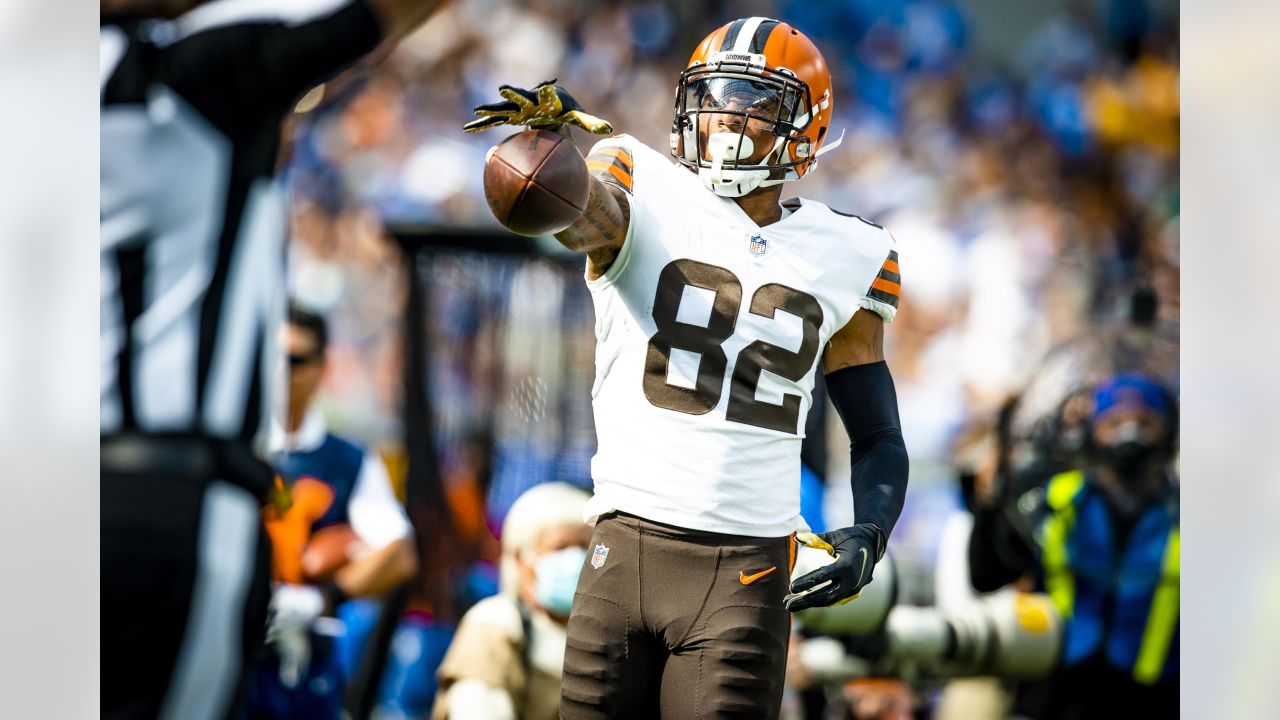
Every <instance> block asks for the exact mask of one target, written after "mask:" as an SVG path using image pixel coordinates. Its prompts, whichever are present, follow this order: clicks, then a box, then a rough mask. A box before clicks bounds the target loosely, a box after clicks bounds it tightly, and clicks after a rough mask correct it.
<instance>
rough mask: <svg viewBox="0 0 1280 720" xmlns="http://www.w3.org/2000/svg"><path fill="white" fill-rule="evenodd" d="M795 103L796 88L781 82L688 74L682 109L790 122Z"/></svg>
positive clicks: (692, 111) (771, 121)
mask: <svg viewBox="0 0 1280 720" xmlns="http://www.w3.org/2000/svg"><path fill="white" fill-rule="evenodd" d="M798 104H799V93H798V92H797V90H796V88H795V87H791V86H789V85H787V84H784V83H780V82H776V81H772V80H766V79H761V78H751V77H743V76H737V75H704V76H702V77H699V78H690V80H689V83H688V85H687V87H686V89H685V93H684V107H683V108H682V109H683V111H684V112H685V113H730V114H734V115H739V116H745V117H747V118H751V119H755V120H764V121H768V122H770V123H775V124H778V123H782V124H785V125H787V126H790V124H791V120H792V118H794V117H795V109H796V106H797V105H798ZM788 129H789V128H788ZM780 134H782V133H781V132H780Z"/></svg>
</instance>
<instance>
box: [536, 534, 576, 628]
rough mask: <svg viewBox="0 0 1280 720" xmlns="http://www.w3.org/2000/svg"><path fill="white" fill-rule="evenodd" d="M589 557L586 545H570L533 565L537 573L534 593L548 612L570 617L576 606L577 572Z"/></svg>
mask: <svg viewBox="0 0 1280 720" xmlns="http://www.w3.org/2000/svg"><path fill="white" fill-rule="evenodd" d="M586 558H587V551H586V548H580V547H568V548H563V549H561V550H557V551H555V552H553V553H548V554H547V555H543V556H542V558H541V559H540V560H538V563H537V565H535V566H534V572H535V573H536V574H537V577H538V580H537V584H536V585H535V586H534V597H536V598H537V600H538V604H539V605H541V606H542V607H543V608H545V609H546V611H547V612H549V613H552V614H554V615H559V616H561V617H568V615H569V611H570V610H571V609H572V608H573V593H574V591H575V590H576V589H577V587H578V574H579V573H581V572H582V563H583V561H584V560H586Z"/></svg>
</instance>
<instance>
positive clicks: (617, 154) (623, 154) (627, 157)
mask: <svg viewBox="0 0 1280 720" xmlns="http://www.w3.org/2000/svg"><path fill="white" fill-rule="evenodd" d="M587 159H588V160H615V159H616V160H618V161H620V162H621V163H622V164H623V165H626V166H627V169H628V170H631V169H634V167H635V163H634V162H632V161H631V153H629V152H627V151H626V150H624V149H622V148H612V147H606V148H597V149H595V150H593V151H592V152H591V154H590V155H588V156H587Z"/></svg>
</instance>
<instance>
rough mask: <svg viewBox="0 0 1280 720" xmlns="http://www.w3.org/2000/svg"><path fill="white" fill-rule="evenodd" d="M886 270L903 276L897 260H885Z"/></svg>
mask: <svg viewBox="0 0 1280 720" xmlns="http://www.w3.org/2000/svg"><path fill="white" fill-rule="evenodd" d="M884 269H885V270H888V271H889V272H891V273H898V274H899V275H901V274H902V271H901V270H899V269H898V261H897V260H885V261H884Z"/></svg>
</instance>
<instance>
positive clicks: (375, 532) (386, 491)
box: [347, 452, 413, 548]
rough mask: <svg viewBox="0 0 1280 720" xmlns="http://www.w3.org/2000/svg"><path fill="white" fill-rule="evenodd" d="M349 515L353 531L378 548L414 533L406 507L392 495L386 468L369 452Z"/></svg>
mask: <svg viewBox="0 0 1280 720" xmlns="http://www.w3.org/2000/svg"><path fill="white" fill-rule="evenodd" d="M347 514H348V516H349V517H350V518H351V529H352V530H355V532H356V534H357V535H359V536H360V539H361V540H364V541H365V542H366V543H368V544H369V545H370V546H371V547H374V548H380V547H382V546H384V545H386V544H387V543H390V542H392V541H395V540H399V539H400V538H402V537H408V536H409V534H410V533H411V532H412V531H413V528H412V527H411V526H410V525H409V517H408V516H407V515H405V512H404V508H403V507H402V506H401V505H400V501H398V500H396V496H395V494H394V493H392V492H391V478H390V476H388V475H387V467H386V465H384V464H383V463H382V460H381V458H379V457H378V456H377V455H374V454H371V453H368V452H366V453H365V455H364V461H363V462H362V463H361V464H360V475H359V477H357V478H356V487H355V489H354V490H352V491H351V500H350V504H349V505H348V506H347Z"/></svg>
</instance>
